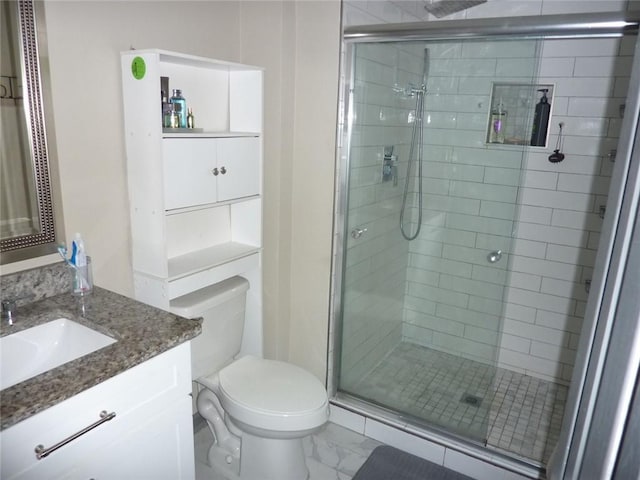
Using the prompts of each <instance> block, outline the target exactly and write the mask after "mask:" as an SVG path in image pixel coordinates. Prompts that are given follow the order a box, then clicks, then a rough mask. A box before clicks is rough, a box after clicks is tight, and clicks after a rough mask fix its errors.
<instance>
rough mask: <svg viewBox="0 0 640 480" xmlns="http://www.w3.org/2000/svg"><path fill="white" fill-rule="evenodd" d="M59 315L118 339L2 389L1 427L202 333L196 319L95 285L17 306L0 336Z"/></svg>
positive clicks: (0, 395) (0, 394) (5, 426)
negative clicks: (84, 292) (75, 293)
mask: <svg viewBox="0 0 640 480" xmlns="http://www.w3.org/2000/svg"><path fill="white" fill-rule="evenodd" d="M3 294H4V292H3ZM61 317H64V318H68V319H70V320H73V321H75V322H78V323H80V324H83V325H85V326H88V327H90V328H92V329H94V330H97V331H99V332H101V333H104V334H106V335H109V336H111V337H113V338H115V339H116V340H117V341H116V342H115V343H112V344H111V345H109V346H107V347H104V348H102V349H100V350H98V351H96V352H93V353H90V354H88V355H86V356H84V357H81V358H78V359H76V360H73V361H71V362H69V363H66V364H64V365H61V366H60V367H57V368H55V369H53V370H50V371H48V372H45V373H43V374H41V375H38V376H36V377H33V378H31V379H28V380H25V381H24V382H21V383H19V384H17V385H14V386H12V387H9V388H6V389H4V390H2V391H1V392H0V420H1V425H0V430H4V429H5V428H8V427H10V426H11V425H14V424H16V423H18V422H20V421H22V420H25V419H26V418H28V417H30V416H31V415H34V414H36V413H38V412H40V411H42V410H45V409H47V408H49V407H52V406H53V405H56V404H57V403H59V402H61V401H63V400H66V399H68V398H70V397H72V396H74V395H76V394H78V393H80V392H82V391H84V390H86V389H88V388H90V387H93V386H94V385H97V384H99V383H101V382H103V381H105V380H107V379H108V378H111V377H113V376H115V375H118V374H119V373H122V372H124V371H125V370H127V369H129V368H131V367H134V366H136V365H138V364H140V363H142V362H144V361H146V360H149V359H150V358H152V357H154V356H156V355H158V354H160V353H162V352H165V351H166V350H169V349H170V348H172V347H175V346H177V345H179V344H181V343H183V342H185V341H188V340H190V339H192V338H193V337H195V336H197V335H199V334H200V332H201V324H200V322H199V321H197V320H187V319H184V318H181V317H178V316H176V315H173V314H171V313H168V312H165V311H163V310H159V309H157V308H154V307H150V306H148V305H145V304H143V303H140V302H137V301H135V300H132V299H130V298H127V297H124V296H122V295H119V294H116V293H113V292H110V291H108V290H104V289H102V288H99V287H94V291H93V292H92V293H91V294H90V295H87V296H86V297H84V298H77V297H74V296H72V295H71V294H70V293H62V294H58V295H54V296H50V297H47V298H44V299H40V300H37V301H34V302H31V303H27V304H26V305H22V306H19V307H18V308H17V310H16V317H15V318H16V320H15V324H14V325H12V326H9V325H5V324H4V323H3V324H2V325H0V336H5V335H10V334H12V333H15V332H18V331H20V330H24V329H27V328H30V327H33V326H36V325H39V324H42V323H46V322H48V321H50V320H55V319H58V318H61Z"/></svg>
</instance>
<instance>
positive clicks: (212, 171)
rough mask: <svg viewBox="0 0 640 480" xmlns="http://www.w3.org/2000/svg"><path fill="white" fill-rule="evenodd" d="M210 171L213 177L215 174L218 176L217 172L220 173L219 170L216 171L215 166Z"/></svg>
mask: <svg viewBox="0 0 640 480" xmlns="http://www.w3.org/2000/svg"><path fill="white" fill-rule="evenodd" d="M211 173H213V176H214V177H217V176H218V173H220V172H219V171H218V167H216V168H214V169H213V170H211ZM222 173H224V172H222Z"/></svg>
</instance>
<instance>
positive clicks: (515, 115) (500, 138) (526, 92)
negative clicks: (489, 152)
mask: <svg viewBox="0 0 640 480" xmlns="http://www.w3.org/2000/svg"><path fill="white" fill-rule="evenodd" d="M554 90H555V87H554V85H553V84H523V83H494V84H493V86H492V89H491V103H490V107H489V112H488V120H487V135H486V143H487V144H491V145H500V144H502V145H526V146H532V147H546V146H547V143H548V138H549V124H550V121H551V112H552V106H553V97H554Z"/></svg>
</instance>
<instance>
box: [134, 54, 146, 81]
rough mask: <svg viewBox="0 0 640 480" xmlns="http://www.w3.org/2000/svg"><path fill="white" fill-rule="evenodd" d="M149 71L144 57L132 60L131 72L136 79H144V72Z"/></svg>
mask: <svg viewBox="0 0 640 480" xmlns="http://www.w3.org/2000/svg"><path fill="white" fill-rule="evenodd" d="M146 72H147V65H146V64H145V63H144V58H142V57H136V58H134V59H133V61H132V62H131V73H132V74H133V78H135V79H136V80H142V79H143V78H144V74H145V73H146Z"/></svg>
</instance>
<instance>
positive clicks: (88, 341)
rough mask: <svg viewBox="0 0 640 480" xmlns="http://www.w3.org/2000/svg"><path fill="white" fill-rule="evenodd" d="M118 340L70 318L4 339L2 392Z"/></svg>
mask: <svg viewBox="0 0 640 480" xmlns="http://www.w3.org/2000/svg"><path fill="white" fill-rule="evenodd" d="M115 341H116V340H115V339H113V338H111V337H109V336H107V335H103V334H102V333H100V332H96V331H95V330H92V329H91V328H88V327H85V326H84V325H80V324H79V323H77V322H74V321H73V320H69V319H68V318H59V319H57V320H52V321H51V322H48V323H44V324H42V325H38V326H37V327H32V328H29V329H27V330H22V331H20V332H17V333H14V334H12V335H7V336H5V337H2V338H0V390H3V389H5V388H8V387H11V386H13V385H15V384H17V383H20V382H22V381H24V380H27V379H28V378H31V377H35V376H36V375H39V374H41V373H44V372H46V371H48V370H51V369H53V368H55V367H58V366H60V365H62V364H64V363H67V362H70V361H71V360H75V359H76V358H80V357H82V356H84V355H87V354H89V353H91V352H95V351H96V350H99V349H100V348H103V347H106V346H107V345H110V344H112V343H114V342H115Z"/></svg>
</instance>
